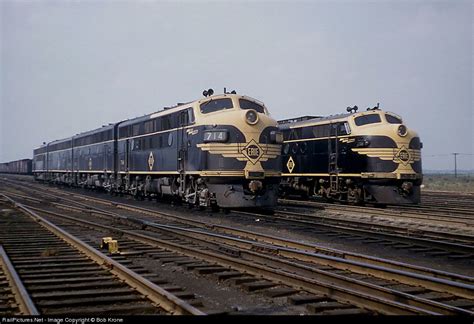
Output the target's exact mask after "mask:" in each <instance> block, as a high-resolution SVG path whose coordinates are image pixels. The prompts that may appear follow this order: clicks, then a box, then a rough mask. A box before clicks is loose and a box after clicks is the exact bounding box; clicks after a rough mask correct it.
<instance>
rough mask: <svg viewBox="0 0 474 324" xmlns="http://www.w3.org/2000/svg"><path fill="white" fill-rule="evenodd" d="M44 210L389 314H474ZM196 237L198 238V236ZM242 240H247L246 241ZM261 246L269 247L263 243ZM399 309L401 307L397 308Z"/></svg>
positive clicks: (263, 258) (278, 263) (289, 266)
mask: <svg viewBox="0 0 474 324" xmlns="http://www.w3.org/2000/svg"><path fill="white" fill-rule="evenodd" d="M43 212H44V213H46V214H50V215H54V216H56V217H59V218H63V219H68V220H71V221H73V222H75V223H81V224H84V225H85V226H89V227H91V228H102V229H103V230H106V231H114V232H117V233H122V234H125V235H127V236H128V237H131V238H134V239H135V240H137V241H139V242H142V243H146V244H150V245H152V246H157V247H160V248H166V249H169V250H172V251H175V252H178V253H181V254H185V255H187V256H191V257H195V258H200V259H204V260H208V261H210V262H217V263H219V264H221V265H225V266H229V267H233V268H234V269H237V270H240V271H244V272H248V273H251V274H253V275H256V276H264V277H265V278H267V279H270V280H273V281H276V282H283V283H285V284H291V285H293V286H294V287H298V288H303V289H304V290H307V291H309V292H313V293H323V294H325V295H327V296H330V297H332V298H336V299H337V298H340V299H342V300H344V301H346V302H350V303H352V304H354V305H357V306H359V307H369V308H371V309H374V310H378V311H380V310H383V311H385V312H386V313H387V314H409V313H412V314H413V313H425V314H474V313H472V312H470V311H466V310H464V309H460V308H457V307H452V306H448V305H445V304H441V303H438V302H435V301H431V300H426V299H423V298H420V297H416V296H413V295H409V294H405V293H402V292H398V291H395V290H392V289H389V288H385V287H379V286H376V285H373V284H369V283H365V282H362V281H360V280H356V279H350V278H346V277H344V276H340V275H336V274H331V273H328V272H327V271H323V270H319V269H314V268H312V267H308V266H304V265H299V264H295V263H294V262H292V261H284V260H281V259H276V258H274V257H271V256H266V255H261V254H259V253H256V252H254V251H241V255H242V253H245V254H246V255H248V256H250V257H249V259H251V260H252V262H249V261H246V260H240V261H237V260H235V259H234V258H232V257H228V256H225V255H222V254H221V253H214V252H210V251H203V250H199V249H196V248H190V247H183V246H181V245H179V244H177V243H173V242H168V241H165V240H162V239H158V238H155V237H150V236H148V235H144V234H140V233H135V232H133V231H130V230H123V229H119V228H115V227H112V226H110V225H102V224H97V223H93V222H90V221H86V220H82V219H77V218H75V217H71V216H63V215H60V214H57V213H53V212H50V211H43ZM193 235H196V233H193ZM215 235H216V234H215ZM191 237H192V236H191ZM208 239H209V238H204V239H203V241H204V242H208ZM194 240H196V238H195V237H194ZM241 241H242V242H244V241H243V240H241ZM247 244H250V246H252V247H255V243H254V242H250V243H248V242H247ZM261 248H266V247H265V246H262V247H261ZM257 259H259V260H260V263H255V260H257ZM272 263H273V264H275V266H274V267H269V266H268V265H267V264H272ZM282 266H284V267H286V270H281V269H282ZM303 273H304V274H303ZM309 274H311V277H312V278H310V277H309ZM314 278H318V279H314ZM322 278H324V279H322ZM355 288H357V289H359V291H354V290H353V289H355ZM371 294H377V297H374V296H373V295H371ZM401 301H404V302H405V303H402V302H401ZM373 307H376V308H373ZM397 308H398V310H396V309H397Z"/></svg>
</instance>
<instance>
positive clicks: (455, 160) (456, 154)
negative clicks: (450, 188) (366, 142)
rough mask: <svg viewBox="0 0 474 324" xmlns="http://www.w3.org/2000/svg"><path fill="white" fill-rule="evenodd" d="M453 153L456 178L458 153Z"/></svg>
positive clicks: (455, 175)
mask: <svg viewBox="0 0 474 324" xmlns="http://www.w3.org/2000/svg"><path fill="white" fill-rule="evenodd" d="M453 155H454V177H455V178H457V177H458V166H457V156H458V155H459V153H453Z"/></svg>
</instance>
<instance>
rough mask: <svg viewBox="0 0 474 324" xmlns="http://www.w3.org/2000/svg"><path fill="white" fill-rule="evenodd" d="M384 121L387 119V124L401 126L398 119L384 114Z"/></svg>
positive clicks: (400, 121)
mask: <svg viewBox="0 0 474 324" xmlns="http://www.w3.org/2000/svg"><path fill="white" fill-rule="evenodd" d="M385 119H387V122H388V123H390V124H401V123H402V120H401V119H400V118H398V117H395V116H394V115H389V114H385Z"/></svg>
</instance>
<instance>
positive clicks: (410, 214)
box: [278, 199, 474, 227]
mask: <svg viewBox="0 0 474 324" xmlns="http://www.w3.org/2000/svg"><path fill="white" fill-rule="evenodd" d="M278 202H279V203H280V206H297V207H317V208H321V209H324V210H327V211H331V212H334V211H337V212H340V211H344V212H350V213H354V214H369V215H374V216H379V217H387V218H398V219H400V218H401V219H414V220H419V221H426V220H429V221H434V222H437V223H439V224H440V225H444V224H448V225H452V226H453V227H454V226H457V227H459V226H461V227H462V226H471V225H474V218H472V216H462V215H450V216H449V218H448V217H447V216H446V213H444V214H443V213H442V212H439V211H437V212H436V214H427V212H428V211H427V210H426V209H425V208H424V207H416V208H415V207H408V206H400V208H399V209H398V210H397V209H380V208H373V207H364V206H346V205H335V204H330V203H323V202H315V201H300V200H294V199H278Z"/></svg>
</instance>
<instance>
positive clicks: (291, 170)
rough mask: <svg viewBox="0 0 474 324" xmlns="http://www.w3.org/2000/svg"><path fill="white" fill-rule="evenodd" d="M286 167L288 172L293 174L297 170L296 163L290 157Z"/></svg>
mask: <svg viewBox="0 0 474 324" xmlns="http://www.w3.org/2000/svg"><path fill="white" fill-rule="evenodd" d="M286 167H287V168H288V171H290V173H291V172H293V169H294V168H295V161H293V158H292V157H291V156H290V158H289V159H288V162H286Z"/></svg>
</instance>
